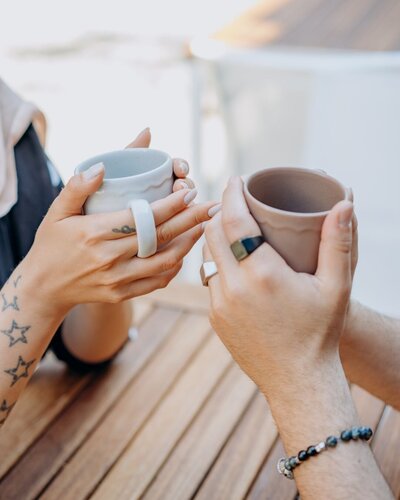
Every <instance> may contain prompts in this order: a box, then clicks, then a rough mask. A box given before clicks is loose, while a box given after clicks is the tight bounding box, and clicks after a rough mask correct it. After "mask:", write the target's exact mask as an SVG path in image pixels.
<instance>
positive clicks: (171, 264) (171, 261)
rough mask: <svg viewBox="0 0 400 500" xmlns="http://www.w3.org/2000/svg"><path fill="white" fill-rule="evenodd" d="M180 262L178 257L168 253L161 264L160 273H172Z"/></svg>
mask: <svg viewBox="0 0 400 500" xmlns="http://www.w3.org/2000/svg"><path fill="white" fill-rule="evenodd" d="M179 262H180V259H179V257H178V256H177V255H176V254H175V253H170V254H169V255H166V256H165V259H164V260H163V261H162V264H161V272H168V271H172V270H173V269H174V268H175V267H176V266H177V265H178V264H179Z"/></svg>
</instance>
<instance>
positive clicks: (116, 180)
mask: <svg viewBox="0 0 400 500" xmlns="http://www.w3.org/2000/svg"><path fill="white" fill-rule="evenodd" d="M144 151H146V152H147V151H154V152H155V153H161V154H162V155H164V162H163V163H162V164H161V165H159V166H158V167H156V168H153V169H152V170H149V171H147V172H142V173H141V174H133V175H126V176H125V177H111V178H110V177H104V179H103V184H106V185H107V184H117V183H120V182H121V181H126V180H127V179H132V178H135V179H140V178H144V177H146V175H148V174H150V173H153V172H157V171H159V170H162V169H164V168H165V167H166V166H167V165H168V164H169V163H170V162H171V167H172V158H171V156H170V155H169V154H168V153H166V152H165V151H162V150H161V149H153V148H126V149H114V150H112V151H106V152H105V153H100V154H97V155H94V156H91V157H90V158H87V159H86V160H84V161H82V162H81V163H79V165H77V166H76V167H75V169H74V175H77V174H81V173H82V172H84V171H85V170H88V169H89V168H90V167H91V166H93V165H95V164H96V163H99V162H100V161H101V160H100V158H101V157H102V156H105V155H113V154H115V153H127V154H132V153H136V152H144ZM97 158H98V160H96V161H93V163H92V164H90V165H88V166H87V167H86V168H84V169H82V170H81V167H82V166H83V165H85V164H86V163H88V162H90V161H91V160H95V159H97Z"/></svg>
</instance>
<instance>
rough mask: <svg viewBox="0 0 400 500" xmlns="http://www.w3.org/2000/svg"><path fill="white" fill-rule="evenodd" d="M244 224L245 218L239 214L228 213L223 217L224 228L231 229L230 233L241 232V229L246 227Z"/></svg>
mask: <svg viewBox="0 0 400 500" xmlns="http://www.w3.org/2000/svg"><path fill="white" fill-rule="evenodd" d="M246 222H247V221H246V219H245V217H243V215H240V214H231V213H229V214H225V215H224V216H223V223H224V226H225V227H227V228H228V229H231V230H232V231H237V230H241V229H242V228H243V227H246V226H248V224H246Z"/></svg>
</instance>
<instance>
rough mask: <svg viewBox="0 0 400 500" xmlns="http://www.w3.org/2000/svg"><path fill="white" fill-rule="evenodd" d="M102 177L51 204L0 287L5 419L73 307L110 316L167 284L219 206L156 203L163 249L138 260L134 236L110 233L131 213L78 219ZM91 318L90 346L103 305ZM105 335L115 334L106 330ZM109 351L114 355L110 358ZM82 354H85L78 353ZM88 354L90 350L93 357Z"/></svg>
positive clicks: (185, 197)
mask: <svg viewBox="0 0 400 500" xmlns="http://www.w3.org/2000/svg"><path fill="white" fill-rule="evenodd" d="M103 173H104V171H103V172H98V173H97V175H95V176H93V177H90V176H87V175H83V174H82V175H77V176H74V177H73V178H72V179H71V181H70V182H69V183H68V185H67V186H66V187H65V188H64V189H63V191H62V192H61V193H60V195H59V196H58V197H57V198H56V200H55V201H54V203H53V204H52V205H51V207H50V209H49V211H48V213H47V215H46V217H45V218H44V220H43V222H42V224H41V225H40V227H39V228H38V230H37V233H36V237H35V241H34V243H33V245H32V247H31V249H30V251H29V253H28V255H27V256H26V257H25V259H24V260H23V261H22V262H21V263H20V265H19V266H18V267H17V268H16V270H15V271H14V273H13V274H12V276H11V277H10V279H9V280H8V282H7V283H6V284H5V285H4V287H3V289H2V290H1V298H0V341H1V342H3V347H2V348H0V404H1V408H3V409H2V414H3V415H4V417H2V418H1V421H4V420H5V418H6V417H7V416H8V414H9V411H10V409H11V408H12V405H13V404H14V403H15V402H16V400H17V398H18V396H19V394H20V393H21V391H22V389H23V388H24V386H25V385H26V382H27V381H28V379H29V378H30V377H31V375H32V373H33V370H34V368H35V366H36V364H37V363H38V362H39V360H40V358H41V357H42V355H43V353H44V352H45V350H46V347H47V346H48V344H49V342H50V340H51V338H52V335H53V334H54V332H55V331H56V329H57V327H58V326H59V324H60V323H61V322H62V320H63V319H64V318H65V317H66V315H67V314H68V313H69V312H70V311H71V310H72V309H73V308H74V307H75V306H77V305H80V304H92V303H102V304H110V303H111V304H113V305H115V308H114V307H113V306H110V307H111V308H112V309H113V313H112V314H118V311H121V307H123V308H125V307H126V306H117V304H120V303H122V302H124V301H127V300H129V299H131V298H133V297H137V296H139V295H144V294H146V293H149V292H151V291H153V290H155V289H157V288H162V287H165V286H166V285H167V284H168V283H169V282H170V281H171V279H173V278H174V277H175V276H176V274H177V273H178V272H179V270H180V268H181V265H182V259H183V258H184V257H185V255H186V254H187V253H188V252H189V251H190V249H191V248H192V246H193V245H194V243H195V242H196V241H197V240H198V239H199V238H200V236H201V234H202V227H201V222H202V221H205V220H209V218H210V214H211V215H212V212H210V209H211V208H213V207H214V206H215V203H213V202H208V203H203V204H199V205H192V204H191V201H193V192H192V191H190V190H188V189H182V190H180V191H178V192H176V193H173V194H172V195H170V196H168V197H167V198H164V199H162V200H159V201H157V202H155V203H153V204H152V209H153V214H154V220H155V223H156V226H157V240H158V244H159V247H160V251H158V252H157V253H156V254H155V255H153V256H152V257H150V258H147V259H139V258H137V257H135V255H136V253H137V238H136V235H134V234H129V235H126V234H120V233H115V232H113V231H112V229H113V228H115V227H121V226H123V225H125V224H129V225H132V224H133V221H132V214H131V212H130V211H129V210H123V211H121V212H113V213H109V214H96V215H90V216H85V215H81V210H82V205H83V203H84V202H85V200H86V198H87V196H88V195H90V194H91V193H93V192H94V191H95V190H96V189H97V188H98V187H99V185H100V184H101V182H102V178H103ZM84 307H85V309H86V312H85V314H84V315H83V316H82V317H81V322H83V321H88V322H89V320H90V310H91V306H89V305H86V306H84ZM107 307H108V305H106V306H105V308H107ZM123 310H124V309H123ZM104 311H105V309H104ZM93 313H94V315H95V316H96V318H95V319H93V318H92V321H91V325H90V326H89V333H90V334H91V335H92V337H91V342H90V347H93V344H94V342H93V339H94V336H95V334H96V324H98V323H99V321H101V319H104V317H103V318H102V317H101V316H100V315H99V313H98V306H94V308H93ZM71 318H73V316H72V317H71ZM83 318H85V319H83ZM119 319H120V322H119V324H118V328H116V338H111V339H109V342H107V344H106V345H105V347H104V349H105V350H104V351H103V352H100V349H101V348H100V346H99V351H98V354H99V356H100V357H102V356H103V355H106V354H107V356H108V355H109V354H113V353H114V352H115V347H116V346H117V344H118V345H119V346H121V343H120V341H121V339H122V337H123V336H125V335H126V334H127V325H128V322H129V321H128V320H129V318H128V317H127V318H125V319H123V320H121V314H120V315H119ZM104 326H105V325H104ZM114 326H115V325H114ZM67 328H68V330H67V331H69V332H71V331H72V330H71V328H70V327H68V326H67ZM80 332H82V330H80ZM102 332H103V334H105V333H107V336H110V335H111V336H113V335H114V331H111V332H110V330H108V329H103V330H102ZM97 333H99V331H98V332H97ZM74 335H75V333H74ZM72 338H73V337H72V335H71V336H69V337H68V339H67V342H66V344H67V346H69V347H71V348H72V351H73V352H74V350H73V345H72V344H71V345H69V343H68V340H69V339H72ZM88 338H89V337H88ZM125 338H126V336H125ZM80 340H81V339H79V342H80ZM98 340H99V341H100V339H98ZM102 340H104V339H102ZM99 343H100V342H99ZM108 349H110V351H113V352H112V353H106V350H108ZM85 352H86V351H85V350H84V349H83V350H82V351H81V354H83V355H85ZM89 352H90V349H89V350H87V353H88V355H89Z"/></svg>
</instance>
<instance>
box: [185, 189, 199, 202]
mask: <svg viewBox="0 0 400 500" xmlns="http://www.w3.org/2000/svg"><path fill="white" fill-rule="evenodd" d="M196 196H197V189H192V190H191V191H189V192H188V193H187V194H186V195H185V197H184V198H183V201H184V203H185V205H189V203H192V201H193V200H194V199H195V198H196Z"/></svg>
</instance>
